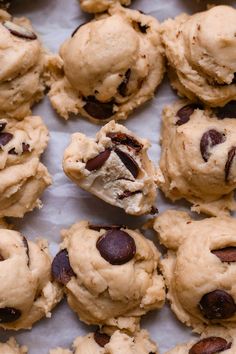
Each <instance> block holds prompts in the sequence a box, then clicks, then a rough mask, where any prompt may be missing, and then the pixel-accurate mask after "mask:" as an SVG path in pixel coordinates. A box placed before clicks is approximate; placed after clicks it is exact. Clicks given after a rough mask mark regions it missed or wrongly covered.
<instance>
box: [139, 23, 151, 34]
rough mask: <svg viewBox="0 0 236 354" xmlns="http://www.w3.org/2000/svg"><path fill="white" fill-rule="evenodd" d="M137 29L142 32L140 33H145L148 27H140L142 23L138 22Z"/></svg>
mask: <svg viewBox="0 0 236 354" xmlns="http://www.w3.org/2000/svg"><path fill="white" fill-rule="evenodd" d="M138 28H139V30H140V32H142V33H145V34H146V33H147V30H148V29H149V26H148V25H145V24H144V25H142V23H141V22H138Z"/></svg>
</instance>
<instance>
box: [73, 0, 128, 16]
mask: <svg viewBox="0 0 236 354" xmlns="http://www.w3.org/2000/svg"><path fill="white" fill-rule="evenodd" d="M79 1H80V6H81V9H82V10H83V11H85V12H90V13H96V12H104V11H106V10H107V9H108V8H109V7H110V6H112V5H114V4H116V3H120V4H121V5H124V6H128V5H130V4H131V0H79Z"/></svg>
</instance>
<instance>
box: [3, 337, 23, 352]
mask: <svg viewBox="0 0 236 354" xmlns="http://www.w3.org/2000/svg"><path fill="white" fill-rule="evenodd" d="M0 353H1V354H27V353H28V350H27V347H25V346H23V347H20V346H19V345H18V344H17V343H16V340H15V339H14V338H13V337H11V338H10V339H9V340H8V342H6V343H0Z"/></svg>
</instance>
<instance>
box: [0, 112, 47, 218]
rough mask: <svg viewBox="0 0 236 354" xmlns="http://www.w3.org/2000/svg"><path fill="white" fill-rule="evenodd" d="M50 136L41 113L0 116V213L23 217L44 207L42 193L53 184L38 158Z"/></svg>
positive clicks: (1, 214) (2, 215) (0, 215)
mask: <svg viewBox="0 0 236 354" xmlns="http://www.w3.org/2000/svg"><path fill="white" fill-rule="evenodd" d="M48 138H49V137H48V130H47V127H46V126H45V125H44V123H43V121H42V119H41V118H40V117H37V116H35V117H26V118H25V119H24V120H22V121H17V120H14V119H0V180H1V184H0V217H4V216H12V217H23V216H24V214H25V213H26V212H28V211H31V210H33V209H34V208H35V207H41V205H42V203H41V202H40V200H39V197H40V195H41V194H42V192H43V191H44V190H45V188H46V187H47V186H49V185H50V184H51V177H50V175H49V173H48V171H47V168H46V167H45V166H44V165H43V164H42V163H40V161H39V157H40V155H41V154H42V153H43V151H44V149H45V148H46V146H47V143H48Z"/></svg>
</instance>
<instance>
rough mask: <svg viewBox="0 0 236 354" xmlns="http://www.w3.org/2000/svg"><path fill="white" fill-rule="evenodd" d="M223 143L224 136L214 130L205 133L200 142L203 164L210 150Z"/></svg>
mask: <svg viewBox="0 0 236 354" xmlns="http://www.w3.org/2000/svg"><path fill="white" fill-rule="evenodd" d="M224 141H225V135H224V134H222V133H220V132H218V131H217V130H215V129H210V130H208V131H207V132H205V133H204V134H203V136H202V138H201V141H200V150H201V154H202V158H203V160H204V161H205V162H207V161H208V159H209V157H210V155H211V152H210V149H212V148H213V147H214V146H215V145H218V144H222V143H223V142H224Z"/></svg>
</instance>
